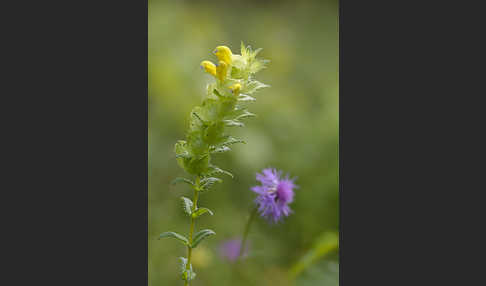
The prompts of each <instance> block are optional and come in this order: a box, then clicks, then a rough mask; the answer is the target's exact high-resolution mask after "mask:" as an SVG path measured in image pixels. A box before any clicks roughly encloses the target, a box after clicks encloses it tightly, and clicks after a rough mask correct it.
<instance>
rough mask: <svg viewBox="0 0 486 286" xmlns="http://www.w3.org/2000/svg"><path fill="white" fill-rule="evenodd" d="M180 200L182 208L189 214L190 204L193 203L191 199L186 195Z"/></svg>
mask: <svg viewBox="0 0 486 286" xmlns="http://www.w3.org/2000/svg"><path fill="white" fill-rule="evenodd" d="M181 200H182V207H183V208H184V211H185V212H186V213H187V214H188V215H191V213H192V206H193V205H194V204H193V203H192V201H191V199H188V198H186V197H181Z"/></svg>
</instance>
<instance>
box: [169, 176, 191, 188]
mask: <svg viewBox="0 0 486 286" xmlns="http://www.w3.org/2000/svg"><path fill="white" fill-rule="evenodd" d="M181 182H182V183H186V184H189V185H191V186H194V182H193V181H191V180H189V179H186V178H182V177H177V178H175V179H174V180H173V181H172V182H171V184H172V185H175V184H177V183H181Z"/></svg>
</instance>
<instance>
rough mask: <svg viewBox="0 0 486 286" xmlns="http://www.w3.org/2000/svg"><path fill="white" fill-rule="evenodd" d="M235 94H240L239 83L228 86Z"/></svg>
mask: <svg viewBox="0 0 486 286" xmlns="http://www.w3.org/2000/svg"><path fill="white" fill-rule="evenodd" d="M229 88H230V89H231V91H232V92H233V94H234V95H235V96H238V95H239V94H240V89H241V84H239V83H235V84H233V85H232V86H230V87H229Z"/></svg>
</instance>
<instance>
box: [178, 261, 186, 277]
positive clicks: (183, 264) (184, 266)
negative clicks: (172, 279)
mask: <svg viewBox="0 0 486 286" xmlns="http://www.w3.org/2000/svg"><path fill="white" fill-rule="evenodd" d="M179 259H180V260H181V274H182V273H184V271H186V266H187V258H185V257H179Z"/></svg>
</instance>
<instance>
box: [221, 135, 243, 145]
mask: <svg viewBox="0 0 486 286" xmlns="http://www.w3.org/2000/svg"><path fill="white" fill-rule="evenodd" d="M236 143H243V144H246V142H245V141H244V140H241V139H237V138H234V137H231V136H228V137H227V138H226V140H225V141H224V142H223V143H221V145H222V146H229V145H233V144H236Z"/></svg>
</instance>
